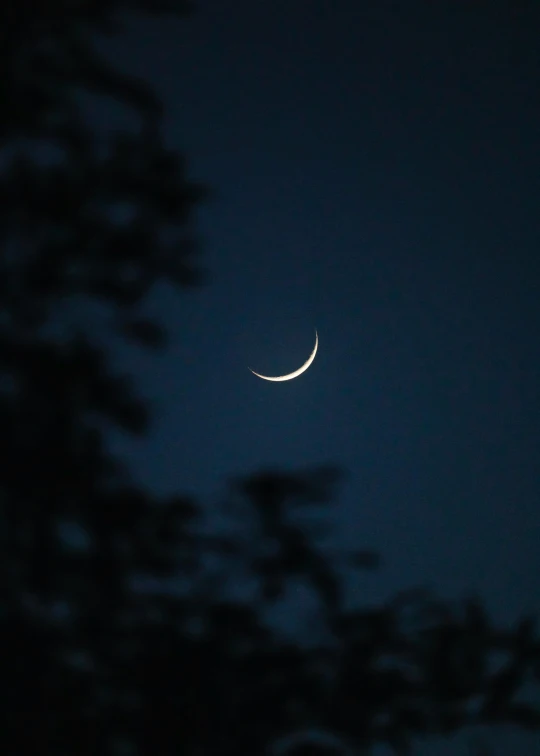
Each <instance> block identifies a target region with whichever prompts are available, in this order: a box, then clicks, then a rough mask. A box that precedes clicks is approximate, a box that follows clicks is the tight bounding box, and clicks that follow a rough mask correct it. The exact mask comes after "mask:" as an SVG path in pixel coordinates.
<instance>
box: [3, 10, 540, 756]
mask: <svg viewBox="0 0 540 756" xmlns="http://www.w3.org/2000/svg"><path fill="white" fill-rule="evenodd" d="M187 10H188V5H187V4H186V3H184V2H175V1H174V0H169V2H166V1H165V0H162V2H155V1H154V0H146V1H143V0H139V1H138V2H136V0H125V1H124V2H120V1H118V2H103V1H102V0H86V2H83V1H82V0H81V2H79V3H77V4H75V3H69V2H67V1H66V0H56V2H48V3H46V4H43V5H39V6H37V5H35V4H34V3H30V2H29V1H28V0H27V1H26V2H19V3H17V4H15V5H11V4H10V5H9V6H8V7H7V9H3V10H1V11H0V13H1V14H2V17H1V23H0V29H1V31H0V34H2V40H1V41H2V44H1V45H0V56H1V63H2V76H1V77H0V89H1V96H2V102H3V103H5V105H6V107H5V109H4V115H3V118H2V121H1V123H0V150H1V152H0V160H1V165H2V170H1V173H0V235H1V236H0V244H1V253H0V254H1V257H0V265H1V269H0V308H1V309H0V312H1V320H0V368H1V383H0V392H1V393H0V420H1V423H0V443H1V446H2V448H1V452H2V453H1V457H0V458H1V460H2V461H1V463H0V464H1V475H0V485H1V489H0V496H1V499H0V502H1V509H0V515H1V517H2V530H1V532H2V534H3V543H2V559H1V562H0V565H1V573H0V574H1V580H2V587H3V597H4V601H3V611H2V615H1V617H0V638H1V643H2V665H1V669H2V677H1V680H2V683H1V684H2V693H3V696H2V706H1V708H0V717H1V719H0V749H1V751H2V753H6V754H8V753H9V754H22V753H36V754H37V753H39V754H42V755H47V754H51V756H52V755H53V754H54V755H55V756H56V755H64V754H65V755H67V754H70V756H71V755H72V754H79V755H81V756H85V755H88V756H90V754H92V755H94V754H96V755H97V754H100V756H107V755H108V754H111V756H112V755H113V754H119V755H120V756H122V754H140V755H142V756H146V754H148V756H150V754H151V755H152V756H168V755H169V754H173V753H174V754H178V753H182V754H186V756H198V755H199V754H205V755H206V754H214V753H215V754H222V755H223V756H227V755H228V754H231V755H232V754H246V755H247V754H250V756H251V754H254V753H260V754H262V753H269V754H270V753H274V752H276V753H277V752H278V743H279V742H281V741H283V740H284V739H286V738H287V737H289V736H290V735H292V734H294V733H295V732H298V731H300V730H304V729H309V728H311V729H313V728H318V729H320V730H324V731H326V732H327V733H331V734H332V735H333V736H335V737H336V738H337V739H338V740H339V741H340V742H341V743H343V744H344V745H343V749H340V748H339V747H338V746H328V745H323V744H322V743H313V742H311V743H307V742H303V743H296V744H295V745H293V746H292V747H291V748H289V749H288V750H287V753H289V754H295V756H302V755H303V756H307V754H312V753H318V754H323V753H326V754H330V753H336V754H337V753H339V752H343V753H345V750H344V749H345V747H346V748H347V749H348V751H347V752H349V753H359V754H361V753H368V752H369V751H370V749H371V747H372V746H373V745H374V744H376V743H382V742H386V743H388V744H390V745H391V746H392V747H393V748H394V750H395V751H396V753H409V752H410V748H411V747H412V745H413V744H414V742H416V740H418V739H420V738H426V737H435V736H436V735H439V734H445V733H448V732H455V731H457V730H459V729H461V728H464V727H467V726H470V725H474V724H501V723H513V724H515V725H517V726H520V727H523V728H529V729H538V728H539V727H540V713H539V711H538V708H535V707H534V706H532V705H529V704H526V703H525V702H523V700H522V699H520V698H519V694H520V693H521V692H522V690H523V688H524V685H525V683H528V684H531V683H534V684H535V685H536V686H537V687H538V683H539V682H540V644H539V641H538V637H537V634H536V630H535V626H534V623H533V620H532V619H529V618H525V619H523V620H521V621H520V622H519V623H518V624H517V626H516V627H515V628H514V629H512V630H508V631H502V630H498V629H496V628H494V627H493V626H492V623H491V622H490V621H489V618H488V617H487V614H486V612H485V610H484V609H483V606H482V603H481V602H480V601H479V600H478V599H472V598H471V599H470V600H468V601H466V602H464V603H463V604H462V605H459V606H451V605H449V604H447V603H444V602H441V601H438V600H437V599H436V598H435V597H434V596H432V595H431V594H430V593H428V592H422V591H416V592H410V593H404V594H401V595H398V596H396V597H395V598H394V599H393V600H392V601H389V602H387V603H385V604H383V605H381V606H380V607H377V608H375V609H373V608H372V609H362V608H355V609H352V610H351V609H350V608H347V606H346V597H345V595H344V581H343V571H344V569H352V568H353V567H356V568H358V569H371V568H374V567H376V565H377V558H376V555H373V554H371V553H369V552H358V553H356V554H350V555H347V556H346V557H343V559H342V561H341V563H340V562H338V561H333V560H331V559H330V558H328V556H326V555H325V553H324V552H323V551H322V549H321V548H320V546H318V544H317V540H316V538H314V537H312V536H311V535H310V534H309V531H308V530H307V529H306V527H305V526H304V525H301V524H300V520H299V519H298V517H297V515H298V513H300V514H301V512H302V510H308V511H309V510H311V509H313V508H317V507H318V508H324V507H325V506H326V504H327V503H328V502H329V501H332V500H333V498H334V497H335V487H336V485H337V483H338V482H339V479H340V472H339V470H336V469H333V468H330V467H329V468H325V469H317V470H307V471H298V472H297V473H295V474H291V473H289V474H285V473H283V472H279V471H266V472H264V471H263V472H260V473H259V474H257V475H253V476H251V477H249V478H246V479H242V480H238V481H232V482H231V486H230V489H229V490H228V492H227V496H226V498H227V502H228V504H229V506H230V511H231V513H234V512H237V513H239V514H238V517H237V520H236V521H234V517H233V514H231V518H232V519H233V523H232V526H231V530H230V533H229V535H227V536H218V535H216V534H214V535H212V534H211V533H210V534H209V533H208V532H206V531H205V530H204V528H203V522H202V513H201V509H200V507H199V505H198V503H197V502H196V501H193V500H191V499H190V498H188V497H185V496H182V495H178V496H175V497H169V498H167V499H160V498H159V497H157V496H155V495H154V494H152V492H151V491H147V490H143V489H142V488H141V487H140V486H135V485H134V484H133V482H132V481H131V479H130V476H129V471H128V470H127V469H126V468H125V467H124V466H123V464H122V463H121V462H120V460H119V459H117V458H115V457H114V455H113V454H112V453H111V452H110V450H109V449H108V446H107V428H109V427H116V428H119V429H121V430H123V431H124V432H127V433H132V434H143V433H145V432H146V431H147V429H148V427H149V421H150V417H149V415H148V412H147V410H146V408H145V406H144V404H143V403H142V402H141V400H140V399H139V398H138V397H137V395H136V393H135V391H134V389H133V386H132V381H131V380H130V378H129V377H126V376H122V375H119V374H117V373H115V371H114V370H113V367H112V365H111V364H110V360H109V358H108V356H107V352H106V349H105V347H104V345H103V344H102V343H99V338H98V337H96V334H95V330H94V329H93V327H92V324H91V322H88V323H87V324H86V325H85V322H84V319H83V321H82V322H80V321H79V320H77V319H75V318H73V317H72V315H73V313H74V312H75V311H76V310H77V308H78V307H81V306H82V305H86V303H88V302H94V303H98V304H99V305H100V307H101V308H102V309H103V311H104V312H106V315H107V318H108V323H109V325H110V328H111V330H115V331H116V332H117V333H118V334H119V335H120V336H121V337H122V338H126V339H128V340H130V341H132V342H136V343H139V344H141V345H142V346H144V347H147V348H151V347H158V346H163V345H164V344H165V342H166V332H165V330H164V328H163V326H162V324H159V323H157V322H154V321H150V320H148V319H146V318H145V317H143V315H142V314H141V312H142V304H143V302H144V300H145V297H146V296H147V294H148V293H149V292H150V291H151V289H152V287H153V286H154V285H155V284H156V282H158V281H160V280H161V281H168V282H170V283H172V284H174V285H177V286H180V287H183V286H193V285H195V284H197V283H200V282H201V281H202V280H204V279H203V276H202V273H201V271H200V269H199V268H198V267H197V265H196V258H195V253H196V251H197V248H196V245H195V244H194V229H193V211H194V208H195V207H196V206H197V203H199V202H200V201H201V200H202V199H203V197H204V196H205V190H204V188H203V187H202V186H200V185H199V184H197V183H195V182H194V181H192V180H190V179H189V178H188V176H187V167H186V163H185V161H184V160H183V158H182V157H181V156H180V155H178V154H177V153H175V152H173V151H170V150H167V149H166V148H165V146H164V145H163V142H162V138H161V126H162V107H161V104H160V102H159V100H158V99H157V97H156V96H155V94H154V93H153V92H152V91H151V89H149V88H148V87H147V86H146V85H144V84H143V83H142V82H140V81H137V80H134V79H132V78H130V77H129V76H126V75H123V74H120V73H118V72H116V71H114V70H112V69H111V67H110V66H109V65H108V64H107V63H106V62H105V61H103V60H101V59H100V57H99V56H98V55H97V53H96V51H95V49H94V44H93V40H94V37H95V35H96V34H98V33H113V32H115V31H117V30H119V29H120V22H119V19H120V17H121V15H122V13H126V12H129V11H140V12H146V13H150V12H175V13H182V12H186V11H187ZM81 91H90V92H93V93H94V94H97V95H100V96H104V97H113V98H114V99H115V100H116V101H117V102H119V103H121V104H123V105H125V106H126V107H128V108H131V109H132V111H133V115H134V123H135V125H134V131H133V132H126V133H120V134H114V135H112V136H111V137H105V136H103V135H101V134H100V133H99V130H98V129H97V128H93V127H92V125H91V124H89V122H88V119H87V118H85V116H84V112H83V110H82V106H81V105H80V102H79V99H78V96H77V95H78V93H80V92H81ZM44 146H45V148H46V150H45V151H46V152H47V153H48V157H47V159H46V160H45V159H44V158H43V156H42V152H40V149H41V150H42V151H43V147H44ZM51 154H53V157H52V158H51V157H50V155H51ZM119 208H121V209H122V213H119ZM119 217H120V219H119ZM126 217H127V220H126ZM81 303H82V305H81ZM83 309H84V307H83ZM247 515H249V516H247ZM245 523H250V524H249V525H248V526H247V527H248V528H249V532H246V524H245ZM66 533H68V534H69V537H66ZM209 557H211V558H212V559H213V560H214V561H213V563H214V564H217V567H214V568H212V569H210V568H208V563H209V561H208V560H209ZM238 575H243V576H244V577H246V578H249V579H250V581H251V583H252V584H253V585H255V594H254V595H253V596H252V597H251V598H250V599H249V600H245V601H240V600H238V599H236V598H232V597H231V596H230V592H229V591H228V586H229V585H230V583H231V581H234V580H236V579H237V577H238ZM293 580H301V581H303V582H304V583H305V584H306V585H308V586H310V588H311V590H312V592H313V594H314V596H315V597H316V598H317V600H318V605H319V615H318V623H317V624H318V627H317V630H318V633H319V635H318V636H317V637H316V636H315V635H313V638H312V639H311V640H312V642H311V643H310V644H306V643H303V642H302V639H301V638H291V637H290V636H287V635H286V634H285V633H284V632H281V631H279V630H277V629H275V628H273V627H272V625H271V624H269V623H268V621H267V619H266V618H267V613H268V610H269V609H271V608H272V607H275V606H276V605H277V604H278V603H279V602H280V601H281V600H282V599H283V597H285V596H286V594H287V591H288V590H289V587H290V585H291V582H292V581H293ZM147 586H151V590H150V589H147ZM501 654H504V655H505V657H506V661H505V662H504V663H503V665H502V666H500V665H499V668H497V669H493V659H494V658H496V657H498V656H500V655H501ZM274 749H275V750H274Z"/></svg>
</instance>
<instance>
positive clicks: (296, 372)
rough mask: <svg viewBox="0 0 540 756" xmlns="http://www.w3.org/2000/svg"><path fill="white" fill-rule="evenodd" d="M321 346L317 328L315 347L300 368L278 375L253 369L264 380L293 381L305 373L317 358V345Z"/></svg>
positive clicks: (254, 373)
mask: <svg viewBox="0 0 540 756" xmlns="http://www.w3.org/2000/svg"><path fill="white" fill-rule="evenodd" d="M318 346H319V337H318V335H317V329H315V346H314V347H313V351H312V353H311V354H310V355H309V357H308V358H307V360H306V361H305V362H304V364H303V365H302V367H299V368H298V370H294V371H293V372H292V373H287V375H276V376H273V377H272V376H269V375H261V374H260V373H256V372H255V371H254V370H251V368H249V370H251V372H252V373H253V375H256V376H257V378H262V379H263V381H291V380H292V379H293V378H298V376H299V375H302V373H305V372H306V370H307V369H308V367H309V366H310V365H311V363H312V362H313V360H314V359H315V355H316V354H317V347H318Z"/></svg>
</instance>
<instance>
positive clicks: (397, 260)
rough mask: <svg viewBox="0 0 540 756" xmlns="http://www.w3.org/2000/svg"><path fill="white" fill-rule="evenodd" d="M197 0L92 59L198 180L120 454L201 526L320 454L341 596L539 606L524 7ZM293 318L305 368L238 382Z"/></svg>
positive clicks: (534, 205)
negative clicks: (183, 287)
mask: <svg viewBox="0 0 540 756" xmlns="http://www.w3.org/2000/svg"><path fill="white" fill-rule="evenodd" d="M197 6H198V9H197V12H196V14H195V15H194V16H193V17H192V18H191V19H189V20H184V21H180V20H178V21H171V20H170V19H166V20H161V21H155V22H153V23H148V22H147V21H146V20H145V22H144V23H139V22H135V23H133V24H132V25H131V26H130V28H129V29H130V30H129V33H128V34H127V35H126V37H125V39H119V40H115V41H114V42H111V43H109V42H107V44H106V45H104V46H103V48H102V49H106V50H108V51H110V57H111V58H112V59H113V60H114V61H115V62H117V63H119V64H120V65H121V66H122V68H124V69H126V70H129V71H130V72H133V73H135V74H140V75H141V76H143V77H144V78H146V79H147V80H148V81H150V82H151V83H152V84H153V85H155V86H156V88H157V89H158V91H159V93H160V94H161V95H162V97H163V99H164V102H165V105H166V108H167V113H168V115H167V134H166V136H167V141H168V143H169V144H170V146H172V147H174V148H177V149H179V150H182V151H184V152H185V154H186V156H187V159H188V161H189V166H190V174H191V176H192V178H195V179H197V180H200V181H203V182H205V183H207V184H209V186H210V188H211V189H212V190H213V196H212V198H211V200H210V201H208V202H207V203H206V204H205V206H204V207H203V208H202V209H201V210H200V211H199V213H198V233H199V237H200V240H201V243H202V255H201V263H202V264H203V265H204V267H205V268H207V269H208V271H209V273H210V274H211V277H210V280H209V283H208V284H207V285H205V286H204V287H203V288H201V289H198V290H193V291H188V292H184V293H180V294H178V293H176V292H173V291H172V290H169V289H164V288H163V289H159V290H156V292H155V297H154V298H153V299H152V301H151V302H150V304H149V311H151V312H155V313H157V314H159V315H160V316H161V317H162V318H163V319H165V320H166V321H167V323H168V324H169V326H170V329H171V345H170V348H169V350H168V351H167V352H166V353H164V354H163V356H158V357H154V356H148V355H146V354H142V353H139V352H136V351H135V350H133V351H131V350H127V349H123V350H119V351H118V352H117V353H116V357H117V359H118V364H119V365H120V366H121V367H122V368H123V369H124V370H130V371H133V372H134V373H135V374H136V376H137V382H138V385H139V386H140V388H141V390H142V392H143V393H144V395H145V396H147V397H148V398H149V399H150V400H151V401H152V402H153V404H154V406H155V408H156V413H157V414H156V424H155V427H154V431H153V433H152V436H151V438H150V440H144V441H142V442H132V441H129V440H118V442H117V443H118V448H121V449H122V451H123V452H125V453H126V454H127V455H128V458H129V460H130V463H132V464H133V467H134V470H135V474H136V475H137V476H138V477H139V478H140V479H142V480H143V481H145V482H146V483H148V484H151V485H152V486H153V487H154V488H156V489H158V490H159V491H163V492H172V491H177V490H182V491H191V492H193V493H194V494H196V495H198V496H201V497H203V498H205V500H206V501H207V502H208V506H209V507H213V511H214V512H217V513H218V514H219V496H220V492H222V491H223V490H224V486H225V484H226V481H227V479H228V478H230V477H231V476H236V475H243V474H248V473H250V472H254V471H256V470H258V469H260V468H262V467H264V468H278V469H280V468H287V469H290V470H294V469H297V468H302V467H305V466H311V465H317V464H327V463H336V464H339V465H342V466H343V467H344V468H345V469H346V470H348V476H347V478H346V479H345V481H344V483H343V485H342V487H341V490H340V498H339V501H337V502H336V503H335V505H334V507H335V508H334V511H333V513H332V514H335V517H334V518H333V519H334V525H335V528H336V533H337V535H336V538H335V539H334V541H333V544H332V546H331V548H332V549H333V551H334V552H339V551H340V550H343V549H344V548H345V547H346V546H351V547H353V546H356V547H358V548H368V549H375V550H377V551H379V552H380V553H381V555H382V557H383V560H384V563H383V567H382V569H381V571H380V572H376V573H371V574H366V576H365V578H363V579H362V582H361V583H360V584H359V585H357V586H356V589H355V590H356V594H357V599H358V600H359V601H362V602H371V601H377V600H381V599H383V598H385V597H387V596H389V595H391V594H392V593H394V592H395V591H397V590H399V589H403V588H407V587H413V586H416V585H419V584H423V585H426V584H427V585H429V586H431V587H433V588H434V589H435V590H436V591H437V592H438V593H439V594H442V595H443V596H445V597H449V598H458V597H460V596H463V595H465V594H466V593H469V592H478V593H479V594H480V595H481V596H482V597H483V598H484V599H485V600H486V602H487V605H488V607H489V609H490V610H491V612H492V613H493V615H494V617H495V618H496V619H497V620H498V621H502V622H510V621H513V620H515V619H517V617H518V615H520V614H523V613H525V612H528V611H536V610H537V609H538V604H539V601H538V597H539V596H540V548H539V541H540V537H539V536H540V513H539V512H540V509H539V494H540V476H539V470H540V464H539V463H540V432H539V428H540V399H539V391H538V387H539V377H540V356H539V349H538V346H539V324H540V257H539V251H540V246H539V242H540V220H539V218H540V212H539V205H540V203H539V199H540V149H539V143H540V128H539V127H540V96H539V85H540V45H539V44H538V38H539V33H540V3H538V2H532V1H531V2H526V0H522V2H517V1H516V0H514V1H513V2H511V1H510V0H508V1H507V2H498V1H497V0H489V2H473V1H472V0H470V1H468V2H464V1H463V2H461V1H460V0H454V1H453V2H443V0H438V2H414V1H412V2H406V3H396V2H389V0H378V1H377V2H376V3H371V2H362V1H361V0H355V1H354V2H353V1H350V0H332V2H329V1H328V0H325V1H324V2H323V0H311V2H307V0H304V1H302V0H288V2H270V0H258V1H255V0H249V1H247V0H235V1H234V2H229V3H227V2H224V1H223V0H198V2H197ZM93 117H95V118H97V119H100V120H102V121H103V122H104V123H106V124H107V126H109V127H111V128H118V127H119V126H120V124H121V123H122V116H121V114H120V113H116V111H115V109H114V107H111V109H110V111H109V110H107V112H106V114H105V111H104V110H99V111H98V110H97V109H96V111H95V112H94V113H93ZM314 328H317V330H318V333H319V352H318V355H317V357H316V359H315V361H314V363H313V365H312V366H311V368H310V369H309V370H308V371H307V372H306V373H305V374H304V375H302V376H301V377H299V378H297V379H296V380H293V381H290V382H287V383H269V382H265V381H261V380H259V379H258V378H256V377H255V376H253V375H252V374H251V373H250V372H249V370H248V366H250V367H253V369H255V370H257V371H258V372H261V373H264V374H267V375H279V374H281V373H284V372H288V371H291V370H294V369H296V368H297V367H299V366H300V364H301V363H302V362H304V360H305V359H306V358H307V357H308V355H309V353H310V351H311V349H312V347H313V341H314ZM299 601H300V602H301V598H300V599H299ZM501 742H503V741H501ZM509 742H510V741H509ZM520 742H521V741H520ZM526 742H527V743H529V745H531V744H532V741H526ZM534 742H535V743H536V742H537V741H536V740H535V741H534ZM501 747H502V746H500V745H499V748H501ZM448 748H450V746H449V745H445V744H442V745H437V746H434V747H433V748H431V749H428V750H427V751H426V753H429V754H437V756H439V754H441V755H442V754H446V753H449V751H448V750H447V749H448ZM508 748H510V746H508ZM453 752H454V753H455V751H453ZM422 753H424V751H423V750H422ZM496 753H497V754H499V753H501V754H506V751H504V750H500V751H496ZM508 753H509V754H510V753H515V751H513V750H512V749H511V748H510V750H508Z"/></svg>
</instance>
